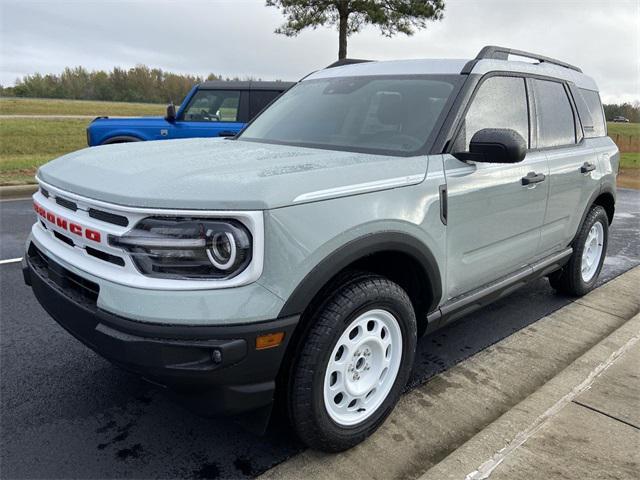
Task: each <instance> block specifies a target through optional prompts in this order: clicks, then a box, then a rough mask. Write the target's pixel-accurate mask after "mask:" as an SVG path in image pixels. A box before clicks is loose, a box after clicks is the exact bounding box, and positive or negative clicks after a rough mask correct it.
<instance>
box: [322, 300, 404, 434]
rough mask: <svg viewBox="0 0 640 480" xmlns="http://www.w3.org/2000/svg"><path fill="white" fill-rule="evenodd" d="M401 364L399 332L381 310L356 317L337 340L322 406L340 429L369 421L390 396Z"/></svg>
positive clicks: (395, 325)
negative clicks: (323, 405)
mask: <svg viewBox="0 0 640 480" xmlns="http://www.w3.org/2000/svg"><path fill="white" fill-rule="evenodd" d="M401 361H402V332H401V330H400V325H399V323H398V320H397V319H396V317H395V316H393V315H392V314H391V313H390V312H388V311H386V310H381V309H374V310H369V311H367V312H365V313H362V314H361V315H359V316H358V317H357V318H356V319H355V320H353V322H351V324H350V325H349V326H348V327H347V328H346V329H345V330H344V332H343V333H342V335H341V336H340V338H339V339H338V341H337V343H336V345H335V347H334V349H333V351H332V353H331V356H330V357H329V362H328V364H327V369H326V371H325V377H324V389H323V391H324V404H325V408H326V411H327V413H328V414H329V417H331V419H332V420H333V421H334V422H336V423H337V424H338V425H341V426H352V425H357V424H359V423H361V422H363V421H364V420H366V419H367V418H369V417H370V416H371V415H372V414H373V413H374V412H375V411H376V410H377V409H378V408H379V407H380V405H382V403H383V402H384V400H385V399H386V398H387V395H389V392H390V391H391V388H392V387H393V385H394V383H395V381H396V377H397V376H398V371H399V369H400V363H401Z"/></svg>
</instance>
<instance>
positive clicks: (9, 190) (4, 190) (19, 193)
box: [0, 183, 38, 200]
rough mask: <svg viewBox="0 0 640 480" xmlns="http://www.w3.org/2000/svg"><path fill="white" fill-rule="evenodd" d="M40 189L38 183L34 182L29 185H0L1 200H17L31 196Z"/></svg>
mask: <svg viewBox="0 0 640 480" xmlns="http://www.w3.org/2000/svg"><path fill="white" fill-rule="evenodd" d="M36 190H38V185H37V184H35V183H33V184H29V185H10V186H6V187H0V200H16V199H20V198H29V197H30V196H31V195H33V194H34V193H35V192H36Z"/></svg>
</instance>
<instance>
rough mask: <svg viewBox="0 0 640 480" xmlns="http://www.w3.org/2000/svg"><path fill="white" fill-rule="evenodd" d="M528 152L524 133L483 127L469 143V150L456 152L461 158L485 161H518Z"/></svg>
mask: <svg viewBox="0 0 640 480" xmlns="http://www.w3.org/2000/svg"><path fill="white" fill-rule="evenodd" d="M526 154H527V143H526V142H525V140H524V138H522V135H520V134H519V133H518V132H516V131H515V130H512V129H510V128H483V129H482V130H478V131H477V132H476V133H475V134H474V135H473V137H471V142H470V143H469V152H464V153H459V154H454V156H455V157H456V158H458V159H460V160H473V161H474V162H484V163H518V162H521V161H522V160H524V157H525V155H526Z"/></svg>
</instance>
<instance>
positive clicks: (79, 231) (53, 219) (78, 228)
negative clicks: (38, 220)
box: [33, 202, 102, 243]
mask: <svg viewBox="0 0 640 480" xmlns="http://www.w3.org/2000/svg"><path fill="white" fill-rule="evenodd" d="M33 209H34V210H35V211H36V213H37V214H38V215H40V216H41V217H42V218H44V219H46V220H47V221H48V222H50V223H52V224H54V225H57V226H58V227H59V228H61V229H63V230H67V231H69V232H71V233H73V234H75V235H78V236H80V237H85V238H87V239H88V240H91V241H92V242H97V243H100V239H101V238H102V237H101V235H100V232H98V231H97V230H92V229H90V228H86V227H83V226H82V225H79V224H77V223H74V222H72V221H71V220H67V219H66V218H63V217H60V216H58V215H56V214H55V213H52V212H49V211H48V210H45V208H44V207H42V206H41V205H39V204H38V203H36V202H33Z"/></svg>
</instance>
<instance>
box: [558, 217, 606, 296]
mask: <svg viewBox="0 0 640 480" xmlns="http://www.w3.org/2000/svg"><path fill="white" fill-rule="evenodd" d="M608 238H609V218H608V217H607V213H606V212H605V210H604V208H602V207H601V206H600V205H595V206H593V207H592V208H591V210H590V211H589V213H588V214H587V217H586V218H585V220H584V223H583V224H582V227H581V229H580V232H579V233H578V236H577V237H576V239H575V241H574V243H573V254H572V255H571V258H570V259H569V262H568V263H567V264H566V265H565V266H564V267H563V268H562V269H561V270H558V271H557V272H554V273H552V274H551V275H549V282H550V283H551V286H552V287H553V288H555V289H556V290H558V291H559V292H562V293H566V294H568V295H572V296H582V295H585V294H586V293H588V292H590V291H591V290H592V289H593V288H594V287H595V285H596V282H597V281H598V275H600V270H602V265H603V263H604V258H605V255H606V252H607V240H608Z"/></svg>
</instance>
